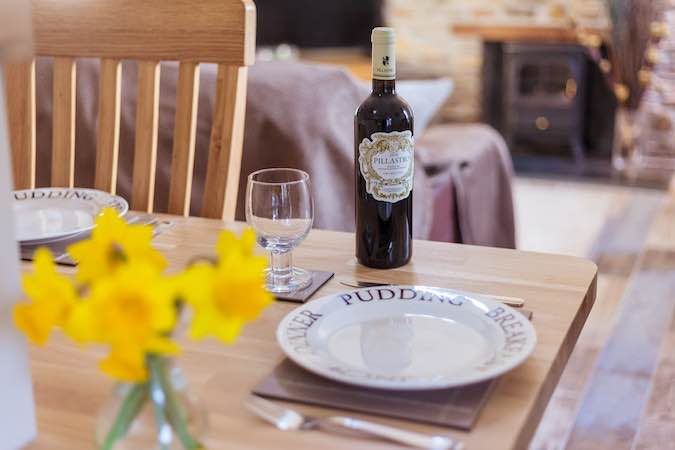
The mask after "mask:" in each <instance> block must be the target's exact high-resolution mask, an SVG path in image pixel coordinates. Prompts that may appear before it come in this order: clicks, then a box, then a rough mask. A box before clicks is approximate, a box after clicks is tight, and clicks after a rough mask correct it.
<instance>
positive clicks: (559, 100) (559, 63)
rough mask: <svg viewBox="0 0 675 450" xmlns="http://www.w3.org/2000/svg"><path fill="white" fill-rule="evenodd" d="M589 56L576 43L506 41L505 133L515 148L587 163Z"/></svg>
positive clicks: (581, 163) (580, 165)
mask: <svg viewBox="0 0 675 450" xmlns="http://www.w3.org/2000/svg"><path fill="white" fill-rule="evenodd" d="M586 66H587V62H586V57H585V54H584V51H583V49H582V48H580V47H579V46H576V45H553V44H520V43H518V44H505V45H504V75H505V77H504V81H503V82H504V83H505V89H504V95H503V97H502V101H503V111H504V118H503V134H504V137H505V139H506V141H507V143H508V144H509V147H510V148H512V149H514V150H515V149H517V148H518V147H522V146H526V147H538V148H539V149H541V151H543V152H555V151H557V152H565V151H566V152H569V154H570V156H571V157H572V159H573V161H574V164H575V165H576V166H577V167H578V168H579V170H581V169H582V168H583V165H584V161H585V156H586V154H585V153H586V152H585V148H584V147H585V146H584V124H585V108H586Z"/></svg>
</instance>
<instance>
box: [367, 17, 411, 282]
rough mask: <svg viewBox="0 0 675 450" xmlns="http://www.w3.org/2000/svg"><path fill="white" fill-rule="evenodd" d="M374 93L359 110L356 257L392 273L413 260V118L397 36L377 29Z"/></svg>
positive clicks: (374, 48) (374, 44)
mask: <svg viewBox="0 0 675 450" xmlns="http://www.w3.org/2000/svg"><path fill="white" fill-rule="evenodd" d="M371 40H372V43H373V91H372V93H371V94H370V96H369V97H368V98H367V99H365V100H364V102H363V103H362V104H361V106H359V108H358V109H357V110H356V115H355V118H354V138H355V142H354V162H355V164H354V165H355V178H356V257H357V259H358V261H359V262H360V263H361V264H363V265H365V266H368V267H374V268H378V269H389V268H393V267H399V266H402V265H404V264H406V263H407V262H408V261H409V260H410V257H411V256H412V207H413V192H412V188H413V161H414V141H413V114H412V110H411V109H410V106H409V105H408V104H407V103H406V102H405V100H403V99H402V98H401V97H399V96H398V95H397V94H396V54H395V51H394V43H395V42H394V41H395V34H394V30H393V29H392V28H385V27H378V28H375V29H373V33H372V39H371Z"/></svg>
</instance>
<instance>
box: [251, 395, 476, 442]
mask: <svg viewBox="0 0 675 450" xmlns="http://www.w3.org/2000/svg"><path fill="white" fill-rule="evenodd" d="M244 405H245V406H246V407H247V408H248V409H249V410H251V411H252V412H253V413H255V414H256V415H257V416H259V417H260V418H262V419H264V420H266V421H267V422H269V423H271V424H272V425H274V426H275V427H277V428H278V429H279V430H282V431H302V430H314V429H320V430H325V431H335V432H338V431H339V432H345V431H349V432H355V433H359V434H363V435H368V436H372V437H378V438H380V439H386V440H389V441H392V442H397V443H399V444H404V445H407V446H409V447H414V448H425V449H432V450H460V449H462V448H464V445H463V444H462V443H461V442H459V441H457V440H454V439H451V438H449V437H445V436H431V435H427V434H422V433H417V432H413V431H406V430H402V429H400V428H394V427H390V426H387V425H381V424H378V423H374V422H368V421H365V420H360V419H353V418H349V417H342V416H332V417H324V418H314V417H307V416H304V415H302V414H300V413H299V412H297V411H293V410H292V409H286V408H283V407H281V406H279V405H277V404H275V403H273V402H271V401H269V400H265V399H263V398H262V397H258V396H256V395H252V396H250V397H249V398H248V399H247V400H245V401H244Z"/></svg>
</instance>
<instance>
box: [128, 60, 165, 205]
mask: <svg viewBox="0 0 675 450" xmlns="http://www.w3.org/2000/svg"><path fill="white" fill-rule="evenodd" d="M159 67H160V65H159V62H157V61H141V62H139V63H138V92H137V98H136V142H135V146H134V172H133V179H132V183H133V184H132V193H131V208H132V209H134V210H136V211H147V212H151V211H152V208H153V204H154V202H153V200H154V194H155V169H156V165H157V125H158V119H159Z"/></svg>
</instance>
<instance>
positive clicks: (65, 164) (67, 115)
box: [51, 57, 76, 187]
mask: <svg viewBox="0 0 675 450" xmlns="http://www.w3.org/2000/svg"><path fill="white" fill-rule="evenodd" d="M53 67H54V68H53V81H52V84H53V88H52V98H53V101H52V105H53V106H52V130H53V131H52V181H51V184H52V186H58V187H72V186H73V184H74V182H75V76H76V75H75V60H74V59H73V58H70V57H62V58H54V66H53Z"/></svg>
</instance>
